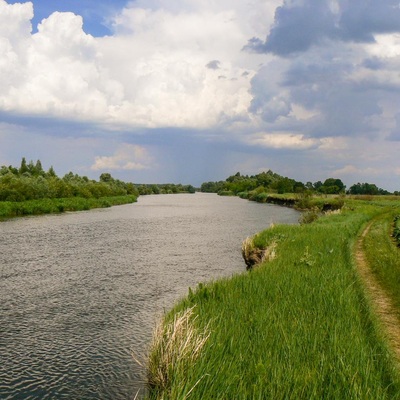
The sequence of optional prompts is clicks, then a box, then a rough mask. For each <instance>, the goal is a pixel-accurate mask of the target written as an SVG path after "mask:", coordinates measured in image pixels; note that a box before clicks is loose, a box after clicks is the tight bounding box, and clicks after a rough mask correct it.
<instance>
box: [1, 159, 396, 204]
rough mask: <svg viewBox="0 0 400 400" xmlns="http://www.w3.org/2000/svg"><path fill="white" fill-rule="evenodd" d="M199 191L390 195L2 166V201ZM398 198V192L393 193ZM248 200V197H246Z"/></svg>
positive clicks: (283, 181)
mask: <svg viewBox="0 0 400 400" xmlns="http://www.w3.org/2000/svg"><path fill="white" fill-rule="evenodd" d="M196 190H200V191H201V192H206V193H218V194H222V195H240V194H242V195H243V194H246V193H265V192H270V193H278V194H284V193H319V194H344V193H347V194H352V195H389V194H392V193H390V192H388V191H387V190H383V189H380V188H378V187H377V186H376V185H375V184H372V183H357V184H354V185H352V186H351V187H350V188H349V189H348V190H347V191H346V186H345V185H344V184H343V182H342V181H341V180H340V179H335V178H328V179H326V180H325V181H324V182H321V181H318V182H315V183H311V182H307V183H305V184H304V183H302V182H299V181H296V180H294V179H291V178H287V177H283V176H281V175H278V174H276V173H275V172H272V171H271V170H269V171H267V172H261V173H260V174H257V175H251V176H249V175H241V174H240V172H238V173H236V174H235V175H231V176H229V177H228V178H227V179H226V180H225V181H218V182H204V183H203V184H202V185H201V187H200V189H196V188H195V187H194V186H192V185H182V184H172V183H168V184H134V183H130V182H129V183H126V182H123V181H120V180H119V179H115V178H113V177H112V176H111V174H110V173H106V172H105V173H102V174H101V175H100V177H99V181H96V180H93V179H89V178H88V177H87V176H79V175H77V174H74V173H72V172H69V173H67V174H65V175H64V176H63V177H62V178H60V177H58V176H57V174H56V173H55V171H54V169H53V167H50V168H49V169H48V170H47V171H45V170H44V169H43V167H42V163H41V161H40V160H37V161H36V162H35V163H34V162H33V161H30V162H27V161H26V159H25V157H23V158H22V160H21V164H20V166H19V167H13V166H11V165H10V166H8V167H7V166H4V165H3V166H2V167H0V201H11V202H22V201H27V200H37V199H61V198H72V197H81V198H86V199H90V198H94V199H99V198H103V197H113V196H125V195H133V196H136V197H137V196H139V195H148V194H174V193H194V192H195V191H196ZM394 194H395V195H399V194H400V193H399V192H397V191H396V192H394ZM244 197H246V196H244Z"/></svg>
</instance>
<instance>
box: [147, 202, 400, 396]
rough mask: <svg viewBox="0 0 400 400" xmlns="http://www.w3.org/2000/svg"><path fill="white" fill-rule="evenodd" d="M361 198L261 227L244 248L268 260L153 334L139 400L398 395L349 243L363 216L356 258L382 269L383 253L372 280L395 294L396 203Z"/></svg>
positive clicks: (211, 290) (193, 294) (214, 286)
mask: <svg viewBox="0 0 400 400" xmlns="http://www.w3.org/2000/svg"><path fill="white" fill-rule="evenodd" d="M372 200H373V201H368V202H366V201H360V200H354V199H346V200H345V206H344V208H343V210H342V212H341V213H337V214H335V213H332V214H329V215H325V216H322V217H320V218H319V219H317V220H316V221H314V222H312V223H310V224H302V225H299V226H284V225H278V226H275V227H273V228H270V229H267V230H265V231H263V232H261V233H260V234H258V235H257V236H256V237H255V238H254V244H255V246H258V247H262V248H267V247H270V246H271V245H272V247H273V248H274V252H275V254H276V257H275V258H274V259H273V260H271V261H269V262H267V263H265V264H263V265H262V266H260V267H257V268H255V269H253V270H251V271H250V272H249V273H244V274H242V275H238V276H234V277H233V278H231V279H222V280H220V281H217V282H213V283H209V284H205V285H203V284H201V285H199V286H198V288H196V290H193V291H192V290H190V291H189V294H188V296H187V298H185V299H183V300H182V301H181V302H180V303H179V304H178V305H177V306H176V307H175V308H174V309H173V310H172V311H171V312H170V313H168V314H167V315H166V316H165V319H164V321H163V324H162V326H161V328H160V329H159V330H158V331H157V333H156V335H155V341H154V343H153V346H152V348H151V352H150V356H149V384H150V387H151V390H150V393H149V398H150V399H185V398H190V399H206V398H207V399H266V398H268V399H321V398H324V399H350V398H351V399H399V398H400V376H399V372H398V370H397V369H396V363H395V359H394V355H393V354H392V352H391V351H390V349H389V346H388V343H387V342H386V340H385V337H384V335H383V334H382V330H381V326H380V324H379V323H377V319H376V316H375V315H374V313H373V310H372V307H371V306H370V303H369V301H368V300H367V298H366V296H365V291H364V287H363V283H362V281H361V280H360V277H359V275H358V273H357V269H356V267H355V258H354V248H355V242H356V239H357V237H358V235H359V234H360V232H361V231H362V229H363V228H364V227H365V226H366V225H367V224H368V223H369V222H370V221H371V220H372V221H374V226H376V229H372V230H371V234H370V236H368V237H367V239H366V242H365V243H366V244H365V250H366V254H367V258H368V259H369V260H374V263H375V265H379V263H380V262H382V263H385V265H386V261H384V260H386V258H385V257H386V256H387V254H388V253H390V254H391V256H390V257H393V258H392V261H391V262H390V266H389V267H388V271H386V272H385V273H384V274H383V275H385V277H383V276H382V277H381V278H380V279H381V280H382V281H383V282H386V284H385V287H386V288H387V290H388V291H389V292H391V293H392V297H393V298H396V295H397V296H398V292H399V290H398V285H399V284H398V282H399V272H398V271H397V269H398V266H399V261H398V260H399V258H396V257H399V254H398V251H399V250H398V249H397V248H396V246H395V244H393V243H392V242H391V238H390V236H389V234H390V229H389V225H390V224H392V223H393V214H394V213H395V212H396V211H397V213H398V210H399V209H400V202H399V200H398V199H397V200H392V201H391V200H388V199H385V201H381V200H380V199H377V198H376V199H372ZM389 221H391V222H389ZM391 227H392V225H391ZM388 238H389V239H388ZM368 240H370V241H368ZM380 240H382V243H383V242H384V243H385V244H384V246H386V247H382V246H383V244H382V246H381V241H380ZM377 241H378V242H377ZM376 243H379V244H378V245H376ZM382 249H384V250H382ZM388 249H390V250H388ZM375 270H376V271H380V270H381V269H380V268H379V267H376V268H375ZM377 273H378V272H377ZM380 273H381V272H379V273H378V274H380ZM396 305H397V307H400V300H398V301H397V303H396ZM188 310H189V312H188Z"/></svg>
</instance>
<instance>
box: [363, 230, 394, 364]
mask: <svg viewBox="0 0 400 400" xmlns="http://www.w3.org/2000/svg"><path fill="white" fill-rule="evenodd" d="M371 225H372V222H370V223H369V224H368V226H367V227H366V228H365V229H364V231H363V232H362V234H361V235H360V237H359V238H358V240H357V244H356V253H355V257H356V263H357V270H358V272H359V274H360V276H361V278H362V281H363V283H364V287H365V288H366V291H367V294H368V295H369V297H370V299H371V302H372V306H373V308H374V310H375V312H376V314H377V316H378V319H379V320H380V322H381V324H382V328H383V329H384V334H385V336H386V337H387V339H388V341H389V344H390V346H391V348H392V350H393V352H394V355H395V358H396V360H397V363H398V366H399V367H400V321H399V319H398V317H397V314H396V309H395V308H394V307H393V304H392V302H391V300H390V298H389V297H388V295H387V294H386V293H385V291H384V290H383V289H382V287H381V285H380V284H379V282H378V281H377V279H376V277H375V276H374V274H373V273H372V271H371V269H370V267H369V265H368V262H367V259H366V257H365V254H364V251H363V241H364V238H365V236H366V235H367V234H368V232H369V230H370V228H371Z"/></svg>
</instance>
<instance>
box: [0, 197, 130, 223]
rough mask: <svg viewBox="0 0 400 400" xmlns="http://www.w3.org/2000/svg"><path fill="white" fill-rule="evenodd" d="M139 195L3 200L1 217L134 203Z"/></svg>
mask: <svg viewBox="0 0 400 400" xmlns="http://www.w3.org/2000/svg"><path fill="white" fill-rule="evenodd" d="M136 199H137V197H136V196H133V195H127V196H114V197H101V198H99V199H95V198H89V199H86V198H82V197H70V198H65V199H40V200H28V201H21V202H11V201H1V202H0V218H11V217H17V216H22V215H39V214H54V213H60V212H64V211H82V210H90V209H92V208H105V207H111V206H115V205H120V204H128V203H134V202H135V201H136Z"/></svg>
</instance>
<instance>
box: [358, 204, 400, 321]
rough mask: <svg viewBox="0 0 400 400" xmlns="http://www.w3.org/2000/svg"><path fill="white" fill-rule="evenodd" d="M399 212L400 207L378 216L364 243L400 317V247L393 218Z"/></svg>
mask: <svg viewBox="0 0 400 400" xmlns="http://www.w3.org/2000/svg"><path fill="white" fill-rule="evenodd" d="M398 212H399V209H397V210H392V211H390V212H387V213H384V214H382V215H379V216H378V217H376V218H375V219H374V220H373V221H372V224H371V227H370V230H369V233H368V235H367V236H366V238H365V239H364V242H363V245H364V251H365V255H366V257H367V260H368V264H369V265H370V267H371V269H372V272H373V273H374V275H375V276H376V278H377V279H378V281H379V283H380V284H381V286H382V287H383V288H384V289H385V291H386V292H387V293H388V294H389V296H390V298H391V299H392V301H393V303H394V305H395V306H396V308H397V309H398V310H399V317H400V290H399V289H400V249H399V248H398V247H397V246H396V245H395V240H394V239H393V237H392V233H393V220H394V217H395V216H396V215H397V213H398ZM396 222H397V221H396Z"/></svg>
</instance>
